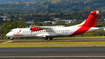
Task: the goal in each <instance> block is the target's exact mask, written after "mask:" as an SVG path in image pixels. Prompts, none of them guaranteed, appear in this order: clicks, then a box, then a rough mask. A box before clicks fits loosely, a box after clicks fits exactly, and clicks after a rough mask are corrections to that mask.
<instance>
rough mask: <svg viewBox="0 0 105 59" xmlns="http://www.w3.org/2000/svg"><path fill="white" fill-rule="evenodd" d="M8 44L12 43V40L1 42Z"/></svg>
mask: <svg viewBox="0 0 105 59" xmlns="http://www.w3.org/2000/svg"><path fill="white" fill-rule="evenodd" d="M10 42H13V41H12V40H10V41H6V42H3V43H10Z"/></svg>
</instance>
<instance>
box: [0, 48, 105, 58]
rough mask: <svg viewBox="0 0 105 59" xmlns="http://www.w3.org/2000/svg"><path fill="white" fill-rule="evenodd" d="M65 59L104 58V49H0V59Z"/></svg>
mask: <svg viewBox="0 0 105 59" xmlns="http://www.w3.org/2000/svg"><path fill="white" fill-rule="evenodd" d="M2 58H14V59H19V58H20V59H21V58H24V59H28V58H29V59H32V58H38V59H46V58H47V59H48V58H50V59H53V58H54V59H57V58H58V59H67V58H85V59H86V58H91V59H92V58H93V59H94V58H97V59H98V58H99V59H100V58H105V47H36V48H0V59H2Z"/></svg>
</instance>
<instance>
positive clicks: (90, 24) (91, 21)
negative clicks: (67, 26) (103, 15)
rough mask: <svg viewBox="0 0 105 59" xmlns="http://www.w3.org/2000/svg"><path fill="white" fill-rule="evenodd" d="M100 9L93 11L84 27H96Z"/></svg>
mask: <svg viewBox="0 0 105 59" xmlns="http://www.w3.org/2000/svg"><path fill="white" fill-rule="evenodd" d="M98 15H99V11H92V12H91V13H90V15H89V17H88V18H87V19H86V21H85V22H84V24H83V26H82V27H95V26H96V23H97V18H98Z"/></svg>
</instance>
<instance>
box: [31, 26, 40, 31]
mask: <svg viewBox="0 0 105 59" xmlns="http://www.w3.org/2000/svg"><path fill="white" fill-rule="evenodd" d="M30 30H32V31H39V30H42V29H40V28H37V27H32V28H31V29H30Z"/></svg>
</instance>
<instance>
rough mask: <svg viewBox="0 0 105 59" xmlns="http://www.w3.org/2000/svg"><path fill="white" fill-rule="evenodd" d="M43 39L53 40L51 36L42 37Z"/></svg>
mask: <svg viewBox="0 0 105 59" xmlns="http://www.w3.org/2000/svg"><path fill="white" fill-rule="evenodd" d="M43 39H45V40H53V38H48V37H43Z"/></svg>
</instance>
